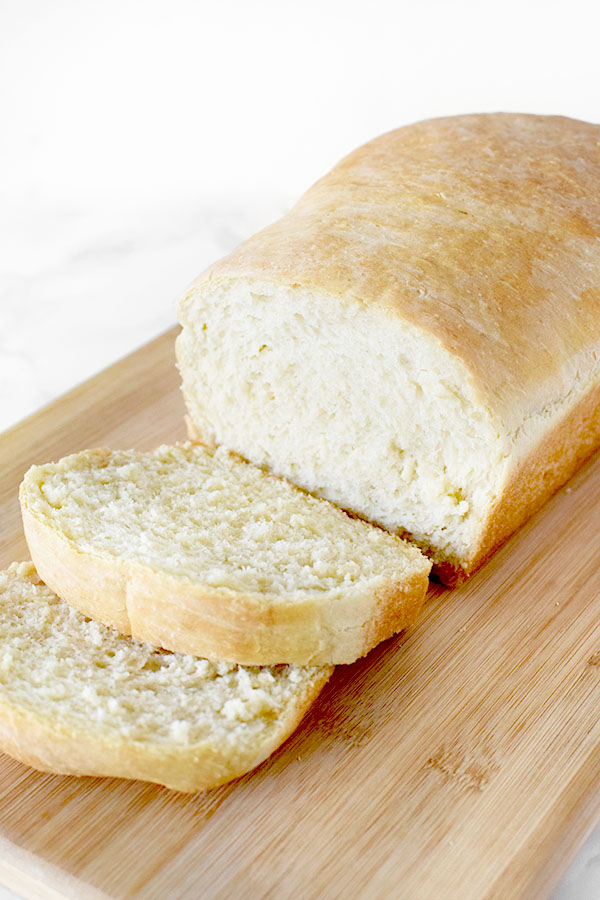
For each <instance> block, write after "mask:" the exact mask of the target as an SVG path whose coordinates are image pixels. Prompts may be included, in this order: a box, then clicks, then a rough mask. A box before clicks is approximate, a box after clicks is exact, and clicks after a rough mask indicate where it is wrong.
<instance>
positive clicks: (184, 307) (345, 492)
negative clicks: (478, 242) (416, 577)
mask: <svg viewBox="0 0 600 900" xmlns="http://www.w3.org/2000/svg"><path fill="white" fill-rule="evenodd" d="M180 318H181V321H182V324H183V331H182V333H181V335H180V336H179V338H178V343H177V354H178V360H179V367H180V371H181V374H182V379H183V391H184V395H185V399H186V403H187V407H188V413H189V422H190V423H191V425H190V426H189V427H190V428H191V433H192V434H193V436H194V437H195V438H200V439H201V440H202V441H204V442H206V443H207V444H212V445H223V446H226V447H229V448H232V449H233V450H235V451H236V452H238V453H239V454H240V455H242V456H243V457H245V458H246V459H250V460H252V461H253V462H255V463H257V464H259V465H261V466H264V467H265V468H267V469H268V470H269V471H272V472H275V473H276V474H278V475H281V476H284V477H286V478H288V479H289V480H290V481H292V482H293V483H294V484H298V485H300V486H301V487H303V488H304V489H305V490H307V491H310V492H311V493H313V494H315V495H316V496H322V497H325V498H327V499H328V500H331V501H332V502H334V503H335V504H337V505H338V506H340V507H341V508H343V509H347V510H349V511H351V512H354V513H357V514H358V515H360V516H362V517H364V518H365V519H367V520H370V521H372V522H377V523H379V524H380V525H382V526H383V527H384V528H386V529H388V530H389V531H391V532H394V533H400V534H403V535H406V536H408V537H409V538H410V540H411V541H413V542H415V543H416V544H417V545H418V546H419V547H420V548H421V549H422V550H423V551H424V552H426V553H427V554H428V555H429V556H430V557H431V559H432V560H433V562H434V565H435V566H437V567H438V570H439V571H444V572H449V571H450V570H452V571H455V572H456V573H457V574H458V575H459V573H460V572H462V571H466V570H468V562H467V561H468V560H470V559H471V558H472V557H473V555H474V549H473V548H474V547H475V546H476V545H477V541H478V539H479V535H480V533H481V529H482V528H483V524H484V521H485V517H486V514H487V511H488V510H489V508H490V506H491V505H493V502H494V498H495V496H496V495H497V493H498V491H499V489H500V484H501V480H502V477H503V459H504V456H505V453H506V448H505V447H504V445H503V442H502V437H501V434H500V431H499V428H498V425H497V423H495V422H494V421H493V419H492V416H491V414H490V412H489V410H488V409H486V407H485V406H484V405H482V404H481V403H480V401H479V399H478V396H477V394H476V392H475V390H474V388H472V386H471V379H470V376H469V372H468V371H467V370H466V369H465V368H464V366H463V365H462V364H461V363H460V362H458V361H457V360H455V359H453V358H452V357H451V355H450V354H449V353H448V352H447V351H446V350H445V349H444V348H443V347H442V346H441V345H440V344H439V342H437V341H436V340H435V339H434V338H432V337H431V336H430V335H427V334H426V333H425V332H422V331H421V330H419V329H417V328H416V327H414V326H411V325H409V324H407V323H406V322H402V321H399V320H398V319H397V317H394V316H393V315H390V314H389V313H388V312H387V311H386V309H385V308H382V307H380V306H366V305H365V304H363V303H361V302H360V301H359V300H357V299H355V298H352V297H351V296H346V297H344V299H343V302H342V299H341V298H332V297H323V296H321V295H320V294H319V293H318V292H316V291H310V290H307V289H304V288H300V287H299V286H296V287H284V286H281V285H278V284H274V283H266V282H265V283H259V282H255V281H252V280H244V279H242V278H239V279H230V280H229V279H226V278H214V279H213V278H209V279H200V280H199V281H198V282H197V283H196V285H195V286H193V287H192V289H191V291H190V292H189V294H188V296H187V297H186V298H185V299H184V301H183V302H182V304H181V306H180ZM307 348H310V353H309V354H308V355H307ZM367 361H368V362H367ZM217 371H218V372H219V373H220V375H219V378H218V379H215V378H214V377H213V375H212V373H214V372H217ZM454 561H458V564H457V565H454ZM459 577H460V575H459Z"/></svg>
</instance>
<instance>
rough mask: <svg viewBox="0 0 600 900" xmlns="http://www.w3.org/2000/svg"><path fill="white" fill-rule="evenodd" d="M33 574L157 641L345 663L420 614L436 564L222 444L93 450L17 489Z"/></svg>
mask: <svg viewBox="0 0 600 900" xmlns="http://www.w3.org/2000/svg"><path fill="white" fill-rule="evenodd" d="M20 497H21V508H22V512H23V523H24V527H25V534H26V537H27V541H28V543H29V548H30V551H31V555H32V559H33V561H34V563H35V565H36V568H37V570H38V572H39V573H40V576H41V577H42V578H43V580H44V581H45V582H46V583H47V584H48V585H49V586H50V587H51V588H52V589H53V590H54V591H56V593H57V594H58V595H59V596H61V597H63V598H64V599H65V600H67V601H68V602H69V603H71V604H72V605H73V606H75V607H77V608H78V609H79V610H81V611H82V612H83V613H85V614H86V615H89V616H91V617H92V618H94V619H97V620H99V621H101V622H103V623H104V624H107V625H113V626H115V627H116V628H117V629H118V630H119V631H121V632H123V633H124V634H132V635H133V636H134V637H135V638H137V639H139V640H142V641H145V642H147V643H150V644H155V645H157V646H162V647H165V648H167V649H169V650H176V651H180V652H183V653H193V654H195V655H197V656H204V657H208V658H210V659H220V660H228V661H232V662H238V663H243V664H247V665H271V664H277V663H294V664H297V665H317V664H318V665H321V664H330V663H349V662H352V661H353V660H355V659H357V658H358V657H359V656H362V655H364V654H365V653H367V652H368V651H369V650H370V649H371V648H372V647H374V646H375V645H376V644H378V643H379V642H380V641H382V640H383V639H385V638H388V637H390V636H391V635H392V634H394V633H396V632H398V631H400V630H402V629H404V628H406V627H407V626H408V625H409V624H411V623H412V622H413V621H414V619H415V618H416V616H417V614H418V612H419V608H420V606H421V603H422V600H423V597H424V595H425V591H426V587H427V583H428V574H429V570H430V563H429V562H428V560H426V559H425V558H424V557H423V556H422V554H421V553H420V551H419V550H418V549H417V548H415V547H413V546H410V545H409V544H407V543H405V542H403V541H401V540H400V539H399V538H397V537H395V536H393V535H390V534H388V533H386V532H384V531H382V530H381V529H379V528H375V527H373V526H371V525H368V524H366V523H365V522H363V521H361V520H359V519H355V518H351V517H350V516H348V515H347V514H346V513H344V512H342V511H341V510H339V509H337V508H335V507H334V506H332V505H331V504H330V503H328V502H326V501H323V500H318V499H316V498H314V497H311V496H309V495H308V494H305V493H303V492H302V491H300V490H298V489H297V488H295V487H292V486H291V485H290V484H288V483H287V482H285V481H282V480H281V479H278V478H275V477H274V476H272V475H268V474H266V473H265V472H263V471H262V470H261V469H259V468H257V467H255V466H252V465H249V464H248V463H246V462H244V461H243V460H241V459H240V458H239V457H236V456H234V455H232V454H230V453H228V452H226V451H224V450H216V451H211V450H209V449H207V448H205V447H202V446H197V445H192V444H186V445H182V446H178V447H161V448H159V449H158V450H156V451H155V452H154V453H138V452H134V451H127V452H125V451H119V452H113V451H109V450H96V451H88V452H84V453H78V454H75V455H73V456H69V457H66V458H65V459H63V460H62V461H61V462H59V463H56V464H48V465H44V466H34V467H33V468H31V469H30V470H29V472H28V473H27V474H26V476H25V479H24V481H23V484H22V486H21V493H20Z"/></svg>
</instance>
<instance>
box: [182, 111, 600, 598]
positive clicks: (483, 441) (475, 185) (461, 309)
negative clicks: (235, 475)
mask: <svg viewBox="0 0 600 900" xmlns="http://www.w3.org/2000/svg"><path fill="white" fill-rule="evenodd" d="M599 145H600V126H598V125H591V124H588V123H586V122H577V121H574V120H572V119H565V118H560V117H554V116H552V117H551V116H527V115H520V114H518V115H504V114H493V115H471V116H456V117H451V118H444V119H434V120H432V121H429V122H420V123H418V124H416V125H410V126H407V127H405V128H400V129H398V130H397V131H392V132H390V133H389V134H385V135H383V136H381V137H379V138H377V139H375V140H374V141H371V142H370V143H368V144H366V145H365V146H364V147H361V148H360V149H358V150H356V151H355V152H354V153H352V154H351V155H350V156H348V157H347V158H346V159H344V160H343V161H342V162H341V163H339V164H338V165H337V166H336V167H335V168H334V169H333V170H332V171H331V172H330V173H329V174H328V175H326V176H325V177H324V178H322V179H321V180H320V181H318V182H317V183H316V184H315V185H314V187H312V188H311V189H310V190H309V191H308V193H306V194H305V196H304V197H303V198H302V199H301V200H300V201H299V203H297V204H296V206H294V207H293V209H291V210H290V211H289V212H288V213H287V214H286V215H285V216H284V217H283V218H282V219H281V220H280V221H279V222H276V223H275V224H273V225H271V226H270V227H268V228H266V229H265V230H264V231H262V232H260V233H259V234H257V235H255V236H254V237H252V238H250V240H248V241H246V242H245V243H244V244H242V245H241V246H240V247H238V248H237V249H236V250H235V251H234V252H233V253H232V254H230V255H229V256H227V257H225V258H224V259H222V260H220V261H219V262H217V263H215V264H214V265H213V266H211V267H210V268H209V269H208V270H207V271H206V272H205V273H204V274H203V275H202V276H201V277H200V278H199V279H197V281H196V282H194V284H193V285H191V287H190V289H189V290H188V292H187V294H186V296H185V297H184V299H183V300H182V302H181V304H180V308H179V317H180V320H181V324H182V326H183V330H182V333H181V335H180V337H179V338H178V342H177V352H178V359H179V367H180V371H181V376H182V380H183V390H184V396H185V400H186V403H187V407H188V412H189V421H190V436H192V437H194V438H197V439H199V440H202V441H203V442H204V443H207V444H214V445H217V444H218V445H223V446H225V447H228V448H229V449H230V450H235V451H236V452H237V453H240V454H241V455H242V456H243V457H244V458H246V459H249V460H252V462H254V463H256V464H258V465H261V466H264V467H265V468H268V469H269V470H270V471H272V472H275V473H277V474H278V475H282V476H285V477H286V478H289V479H290V481H293V482H294V483H295V484H298V485H300V486H301V487H303V488H305V489H306V490H308V491H311V492H312V493H314V494H318V495H320V496H323V497H326V498H327V499H328V500H331V501H333V502H334V503H336V504H337V505H338V506H340V507H342V508H344V509H349V510H353V511H354V512H356V513H358V514H360V515H362V516H364V517H365V518H367V519H371V520H372V521H374V522H379V523H380V524H381V525H383V526H384V527H385V528H388V529H389V530H390V531H395V532H398V533H403V534H404V535H407V534H408V535H410V536H411V538H412V539H413V540H414V541H415V542H416V543H418V544H419V546H421V547H422V548H423V549H425V550H426V551H427V553H428V554H430V555H431V557H432V559H433V561H434V564H435V567H436V571H437V573H438V575H439V576H440V578H442V579H443V580H444V581H446V582H447V583H448V584H453V583H455V582H456V581H461V580H462V579H464V578H465V577H467V576H468V575H469V574H470V573H471V572H473V571H474V570H475V569H477V568H478V566H480V565H481V564H482V563H483V562H484V560H485V559H487V558H488V557H489V555H490V554H491V553H492V551H493V550H494V549H495V547H497V546H498V545H499V544H500V543H502V541H503V540H505V539H506V538H507V536H508V535H509V534H511V533H512V532H513V531H514V530H515V529H516V528H517V527H518V526H519V525H520V524H521V523H522V522H523V521H524V520H525V519H526V518H527V517H528V516H530V515H531V514H532V513H533V512H534V511H535V510H536V509H537V508H539V506H540V505H541V504H542V503H543V502H544V501H545V500H546V499H547V498H548V497H549V496H550V494H551V493H552V492H553V491H555V490H556V489H557V488H558V487H559V486H560V485H561V484H562V483H563V482H564V481H565V480H566V479H567V478H569V477H570V475H571V474H572V473H573V471H574V470H575V468H576V467H577V466H578V465H580V464H581V462H582V461H583V460H584V459H586V458H587V457H589V456H590V454H591V453H593V452H594V450H596V449H597V448H598V447H599V446H600V301H599V298H600V153H599V152H598V147H599ZM215 372H218V373H219V374H218V377H215V374H214V373H215Z"/></svg>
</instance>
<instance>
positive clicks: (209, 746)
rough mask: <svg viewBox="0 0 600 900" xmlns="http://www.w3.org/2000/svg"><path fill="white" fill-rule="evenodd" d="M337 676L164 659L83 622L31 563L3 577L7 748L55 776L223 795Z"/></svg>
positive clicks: (2, 737) (0, 714) (1, 657)
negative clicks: (221, 788) (218, 789)
mask: <svg viewBox="0 0 600 900" xmlns="http://www.w3.org/2000/svg"><path fill="white" fill-rule="evenodd" d="M331 672H332V668H331V667H316V668H298V667H295V666H277V667H273V668H244V667H242V666H237V665H231V664H227V663H216V664H213V663H210V662H208V661H207V660H205V659H197V658H195V657H192V656H185V655H182V654H178V653H168V652H165V651H163V650H157V649H154V648H152V647H148V646H146V645H144V644H140V643H138V642H137V641H133V640H131V639H130V638H126V637H123V636H122V635H119V634H118V633H117V632H116V631H115V630H114V629H111V628H106V627H104V626H103V625H99V624H98V623H96V622H93V621H90V620H89V619H87V618H86V617H84V616H83V615H81V613H79V612H77V611H76V610H74V609H73V608H72V607H70V606H69V605H68V604H66V603H64V602H63V601H62V600H60V599H59V598H58V597H57V596H56V595H55V594H54V593H53V592H52V591H51V590H50V589H49V588H48V587H46V585H45V584H43V583H42V582H41V581H40V579H39V577H38V575H37V573H36V572H35V569H34V567H33V566H32V565H31V564H30V563H13V565H12V566H10V568H9V569H8V570H7V571H5V572H0V748H1V749H2V750H3V751H5V752H6V753H8V754H10V756H13V757H15V758H16V759H18V760H20V761H21V762H24V763H26V764H27V765H30V766H33V767H34V768H36V769H40V770H42V771H45V772H57V773H61V774H73V775H110V776H116V777H123V778H137V779H142V780H144V781H152V782H156V783H158V784H163V785H166V786H167V787H169V788H173V789H174V790H179V791H197V790H201V789H204V788H210V787H215V786H217V785H219V784H223V783H224V782H226V781H230V780H231V779H233V778H236V777H237V776H239V775H242V774H244V773H245V772H248V771H249V770H250V769H253V768H254V767H255V766H257V765H258V764H259V763H260V762H262V761H263V760H264V759H266V757H267V756H269V754H270V753H272V752H273V751H274V750H275V749H276V748H277V747H278V746H279V745H280V744H281V743H282V742H283V741H284V740H285V739H286V738H287V737H288V736H289V735H290V734H291V732H292V731H293V730H294V729H295V728H296V726H297V724H298V723H299V721H300V719H301V718H302V716H303V715H304V713H305V711H306V710H307V709H308V707H309V706H310V705H311V703H312V702H313V700H314V699H315V698H316V697H317V695H318V694H319V692H320V690H321V689H322V687H323V685H324V684H325V683H326V681H327V679H328V678H329V676H330V675H331Z"/></svg>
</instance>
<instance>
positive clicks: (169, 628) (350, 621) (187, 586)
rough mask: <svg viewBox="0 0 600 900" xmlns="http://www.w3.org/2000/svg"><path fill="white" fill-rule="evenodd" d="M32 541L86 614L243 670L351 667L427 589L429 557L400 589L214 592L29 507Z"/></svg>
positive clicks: (45, 576)
mask: <svg viewBox="0 0 600 900" xmlns="http://www.w3.org/2000/svg"><path fill="white" fill-rule="evenodd" d="M21 509H22V515H23V527H24V530H25V537H26V539H27V543H28V546H29V550H30V552H31V557H32V559H33V561H34V563H35V566H36V569H37V571H38V573H39V575H40V577H41V578H42V580H43V581H44V582H45V583H46V584H47V585H48V587H50V588H51V589H52V590H53V591H54V592H55V593H56V594H58V596H59V597H62V598H63V599H64V600H66V601H67V602H68V603H70V604H71V605H72V606H74V607H75V608H76V609H78V610H80V612H82V613H84V615H87V616H90V617H91V618H94V619H96V620H98V621H100V622H102V623H103V624H105V625H113V626H114V627H115V628H117V629H118V630H119V631H121V632H122V633H123V634H130V635H132V636H133V637H134V638H136V639H138V640H140V641H143V642H145V643H148V644H154V645H156V646H162V647H164V648H165V649H167V650H173V651H178V652H181V653H191V654H194V655H195V656H202V657H206V658H207V659H213V660H226V661H228V662H236V663H240V664H242V665H276V664H278V663H290V664H295V665H303V666H304V665H330V664H333V665H335V664H339V663H351V662H354V660H356V659H358V658H359V657H361V656H364V655H365V654H366V653H368V652H369V650H371V649H372V648H373V647H375V646H376V645H377V644H379V643H380V642H381V641H383V640H386V639H387V638H389V637H391V636H392V635H393V634H396V633H397V632H399V631H402V630H404V629H405V628H407V627H408V626H409V625H410V624H412V622H413V621H414V620H415V619H416V618H417V616H418V613H419V610H420V608H421V605H422V603H423V600H424V598H425V593H426V590H427V586H428V583H429V582H428V576H429V571H430V563H429V562H428V561H427V560H426V559H425V558H423V559H422V560H420V561H419V564H418V565H417V566H416V567H415V571H414V572H413V574H412V575H410V576H408V577H406V578H405V579H404V581H403V583H402V584H390V583H388V582H382V584H381V586H380V588H379V589H378V590H376V591H373V590H372V587H371V586H370V587H369V588H368V589H367V590H364V588H362V589H361V588H358V589H355V590H348V591H345V592H343V593H340V594H339V595H338V596H336V597H333V598H332V597H331V595H329V594H327V593H326V594H325V596H324V597H321V596H319V595H318V593H316V592H315V593H308V592H307V593H306V594H299V595H294V596H291V597H290V598H289V599H282V598H281V597H279V596H277V597H276V596H272V597H270V596H269V595H267V594H260V595H257V594H242V593H240V592H238V591H235V592H234V591H229V590H225V589H220V590H217V589H207V588H205V587H204V586H202V585H199V584H195V583H192V582H190V581H187V580H185V579H183V578H176V577H174V576H172V575H168V574H166V573H162V572H158V571H154V570H153V569H151V568H149V567H147V566H143V565H141V564H137V563H132V562H128V561H126V560H115V559H112V558H103V557H100V556H93V555H92V554H89V553H82V552H81V551H79V550H78V549H77V547H76V546H75V545H74V544H73V543H71V542H70V541H69V540H67V539H66V538H65V537H64V536H63V535H61V534H59V533H57V532H56V531H54V530H53V529H52V527H51V526H49V525H48V524H47V523H46V522H44V521H43V520H40V519H39V518H37V517H36V516H35V515H34V514H33V513H32V511H31V510H30V509H29V508H28V507H27V503H26V499H25V495H24V492H23V491H22V492H21Z"/></svg>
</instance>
